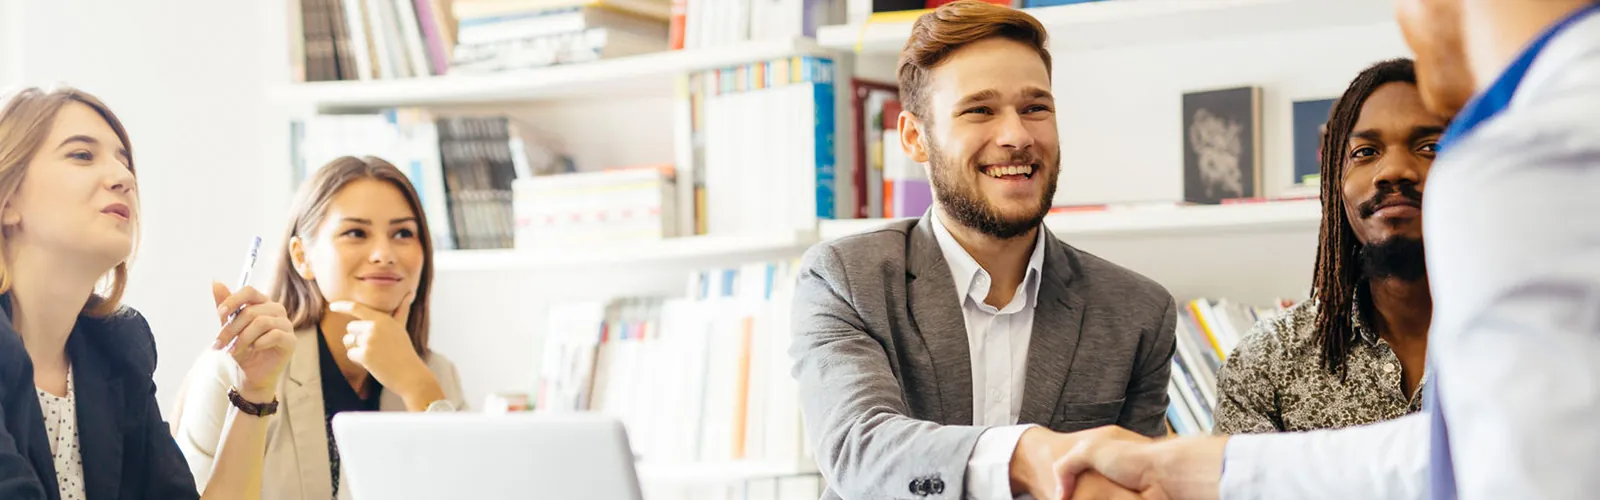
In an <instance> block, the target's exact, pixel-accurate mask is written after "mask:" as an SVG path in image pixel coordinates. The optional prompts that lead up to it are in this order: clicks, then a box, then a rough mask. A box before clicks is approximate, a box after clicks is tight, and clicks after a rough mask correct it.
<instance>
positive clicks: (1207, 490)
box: [1056, 426, 1228, 500]
mask: <svg viewBox="0 0 1600 500" xmlns="http://www.w3.org/2000/svg"><path fill="white" fill-rule="evenodd" d="M1074 435H1075V436H1079V438H1080V439H1079V440H1078V441H1079V442H1078V444H1077V446H1075V447H1073V449H1072V450H1071V451H1070V452H1068V453H1067V454H1066V455H1065V456H1064V457H1063V458H1062V459H1061V460H1060V461H1059V462H1058V463H1057V464H1056V473H1057V477H1058V478H1060V481H1061V484H1062V485H1063V487H1064V488H1070V487H1071V486H1072V485H1073V482H1074V481H1075V480H1077V478H1079V477H1080V474H1083V473H1085V472H1089V471H1097V472H1099V473H1101V474H1103V475H1105V477H1106V478H1108V479H1110V480H1112V481H1114V482H1116V483H1117V484H1120V485H1122V486H1123V487H1126V488H1129V489H1132V490H1135V491H1139V492H1140V493H1142V494H1143V495H1144V498H1146V499H1172V500H1212V499H1215V498H1217V496H1218V493H1219V491H1218V488H1219V487H1220V484H1221V479H1222V452H1223V450H1224V448H1225V447H1226V446H1227V443H1228V437H1227V436H1220V437H1192V438H1176V439H1167V440H1163V441H1158V442H1148V441H1146V442H1139V441H1137V440H1134V439H1132V438H1134V437H1139V438H1143V436H1139V435H1138V434H1134V433H1132V432H1129V431H1127V430H1125V429H1121V428H1118V427H1111V426H1107V427H1101V428H1098V429H1093V430H1089V431H1083V432H1079V433H1076V434H1074Z"/></svg>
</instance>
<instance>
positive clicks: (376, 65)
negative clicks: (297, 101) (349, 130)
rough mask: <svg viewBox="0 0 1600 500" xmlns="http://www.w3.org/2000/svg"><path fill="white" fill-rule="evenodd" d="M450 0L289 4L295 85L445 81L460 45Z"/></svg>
mask: <svg viewBox="0 0 1600 500" xmlns="http://www.w3.org/2000/svg"><path fill="white" fill-rule="evenodd" d="M447 2H448V0H289V1H288V2H287V4H288V7H289V13H288V20H289V22H288V25H289V36H288V37H289V64H290V68H291V70H290V71H291V73H292V76H293V78H294V79H295V81H301V82H320V81H332V80H374V79H390V78H409V77H418V76H429V75H442V74H444V73H445V71H446V68H448V67H449V65H450V60H449V54H450V47H452V46H454V45H455V20H454V19H452V18H451V17H450V12H449V11H448V9H446V8H445V5H446V3H447Z"/></svg>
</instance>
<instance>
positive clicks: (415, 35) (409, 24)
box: [394, 0, 433, 76]
mask: <svg viewBox="0 0 1600 500" xmlns="http://www.w3.org/2000/svg"><path fill="white" fill-rule="evenodd" d="M394 6H395V15H396V17H399V18H400V25H399V28H400V39H401V40H404V41H405V47H406V59H407V60H409V61H410V62H411V74H412V75H414V76H428V75H431V74H433V68H432V66H431V65H429V64H428V49H427V48H426V46H424V45H423V41H422V26H421V25H419V24H418V23H417V7H416V5H415V4H413V3H411V0H394Z"/></svg>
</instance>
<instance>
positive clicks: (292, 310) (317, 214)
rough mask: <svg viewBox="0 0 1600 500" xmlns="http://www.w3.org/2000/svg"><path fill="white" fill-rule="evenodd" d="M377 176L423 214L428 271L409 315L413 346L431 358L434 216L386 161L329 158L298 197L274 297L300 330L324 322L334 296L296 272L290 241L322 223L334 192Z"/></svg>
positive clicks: (420, 224) (420, 228)
mask: <svg viewBox="0 0 1600 500" xmlns="http://www.w3.org/2000/svg"><path fill="white" fill-rule="evenodd" d="M362 179H374V180H379V181H383V182H386V183H389V184H390V185H392V186H394V187H395V189H398V190H400V194H401V195H402V196H404V197H405V199H406V204H407V205H410V206H411V212H412V213H414V214H416V215H417V239H418V240H420V242H421V243H422V274H421V275H420V276H419V277H418V278H417V296H416V297H415V298H413V299H412V302H411V314H410V315H409V316H407V319H406V333H407V334H409V335H410V336H411V347H412V348H414V349H416V350H417V355H418V356H422V359H424V360H426V359H428V358H427V356H428V294H429V292H430V288H431V285H432V284H433V239H432V238H433V236H432V233H430V232H429V231H428V219H427V217H425V216H424V215H423V212H422V201H421V198H419V197H418V196H417V190H416V188H415V187H412V185H411V181H410V180H409V179H407V178H406V175H405V174H403V173H401V172H400V169H398V168H395V167H394V165H391V164H389V162H386V161H383V160H382V159H379V158H376V157H372V156H367V157H362V158H355V157H352V156H343V157H339V158H336V159H334V160H333V161H330V162H328V164H327V165H324V166H323V167H322V168H321V169H319V170H317V173H316V174H315V175H313V176H312V177H311V178H310V179H308V180H307V181H306V183H305V184H304V185H302V186H300V192H299V193H298V194H296V195H295V201H294V208H293V210H292V211H291V212H290V214H291V215H290V218H289V228H288V230H287V231H285V234H284V236H283V249H282V250H280V251H279V252H278V259H279V260H278V272H277V273H276V277H277V281H276V285H275V287H274V290H273V291H272V300H274V301H276V302H277V303H279V304H283V308H284V309H286V310H288V312H289V320H290V321H293V322H294V328H295V329H296V330H299V329H302V328H310V327H314V326H317V325H319V324H321V323H322V316H323V314H324V313H325V312H326V311H327V310H328V300H327V298H325V297H323V296H322V291H321V290H319V289H317V285H316V284H315V283H312V282H311V281H309V280H306V279H305V278H303V277H301V276H300V273H299V272H298V271H296V270H295V265H294V257H293V256H292V255H290V253H289V242H290V241H292V240H293V239H294V238H295V237H299V238H301V239H302V240H305V239H307V238H309V237H310V235H311V234H312V233H314V232H316V230H317V226H318V225H321V224H322V221H323V218H324V217H325V216H326V215H327V213H328V205H330V204H332V202H333V197H334V195H337V194H339V191H340V190H341V189H344V187H345V186H348V185H350V183H352V182H355V181H358V180H362Z"/></svg>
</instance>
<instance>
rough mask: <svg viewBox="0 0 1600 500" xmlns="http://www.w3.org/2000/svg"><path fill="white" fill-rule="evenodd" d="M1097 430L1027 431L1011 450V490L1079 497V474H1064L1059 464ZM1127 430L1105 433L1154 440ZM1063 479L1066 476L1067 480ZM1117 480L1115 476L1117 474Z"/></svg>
mask: <svg viewBox="0 0 1600 500" xmlns="http://www.w3.org/2000/svg"><path fill="white" fill-rule="evenodd" d="M1096 431H1099V429H1096V430H1095V431H1084V432H1075V433H1072V434H1062V433H1059V432H1055V431H1051V430H1049V429H1045V428H1043V427H1034V428H1031V429H1028V430H1027V431H1026V432H1023V433H1022V438H1021V439H1019V440H1017V448H1016V450H1015V451H1013V452H1012V453H1011V494H1012V495H1020V494H1023V493H1027V494H1030V495H1033V497H1034V498H1036V499H1039V500H1044V499H1060V498H1076V495H1077V494H1081V493H1080V492H1079V490H1078V489H1077V488H1076V486H1077V485H1076V482H1077V479H1078V475H1077V474H1073V475H1072V476H1071V477H1067V476H1063V475H1062V474H1061V473H1060V470H1061V469H1060V468H1059V467H1058V466H1057V465H1058V462H1060V461H1061V460H1062V457H1063V456H1065V455H1066V454H1067V453H1068V452H1070V451H1072V450H1073V449H1074V448H1076V447H1078V446H1080V441H1082V440H1083V439H1084V438H1085V437H1086V436H1090V435H1091V434H1086V433H1092V432H1096ZM1124 432H1126V434H1106V433H1102V434H1104V437H1105V438H1110V439H1130V440H1135V441H1143V442H1148V441H1150V438H1147V437H1144V436H1141V435H1139V434H1134V433H1132V432H1127V431H1124ZM1090 476H1093V477H1094V478H1100V476H1099V474H1090ZM1063 479H1065V480H1064V481H1063ZM1101 479H1103V478H1101ZM1113 480H1115V479H1114V478H1113ZM1107 486H1108V485H1107ZM1097 489H1098V487H1097V488H1092V489H1090V490H1089V491H1090V492H1091V494H1093V493H1092V492H1094V491H1096V490H1097ZM1069 492H1070V493H1073V495H1074V496H1072V497H1068V495H1067V494H1068V493H1069ZM1091 498H1098V497H1091ZM1110 498H1116V497H1110Z"/></svg>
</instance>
